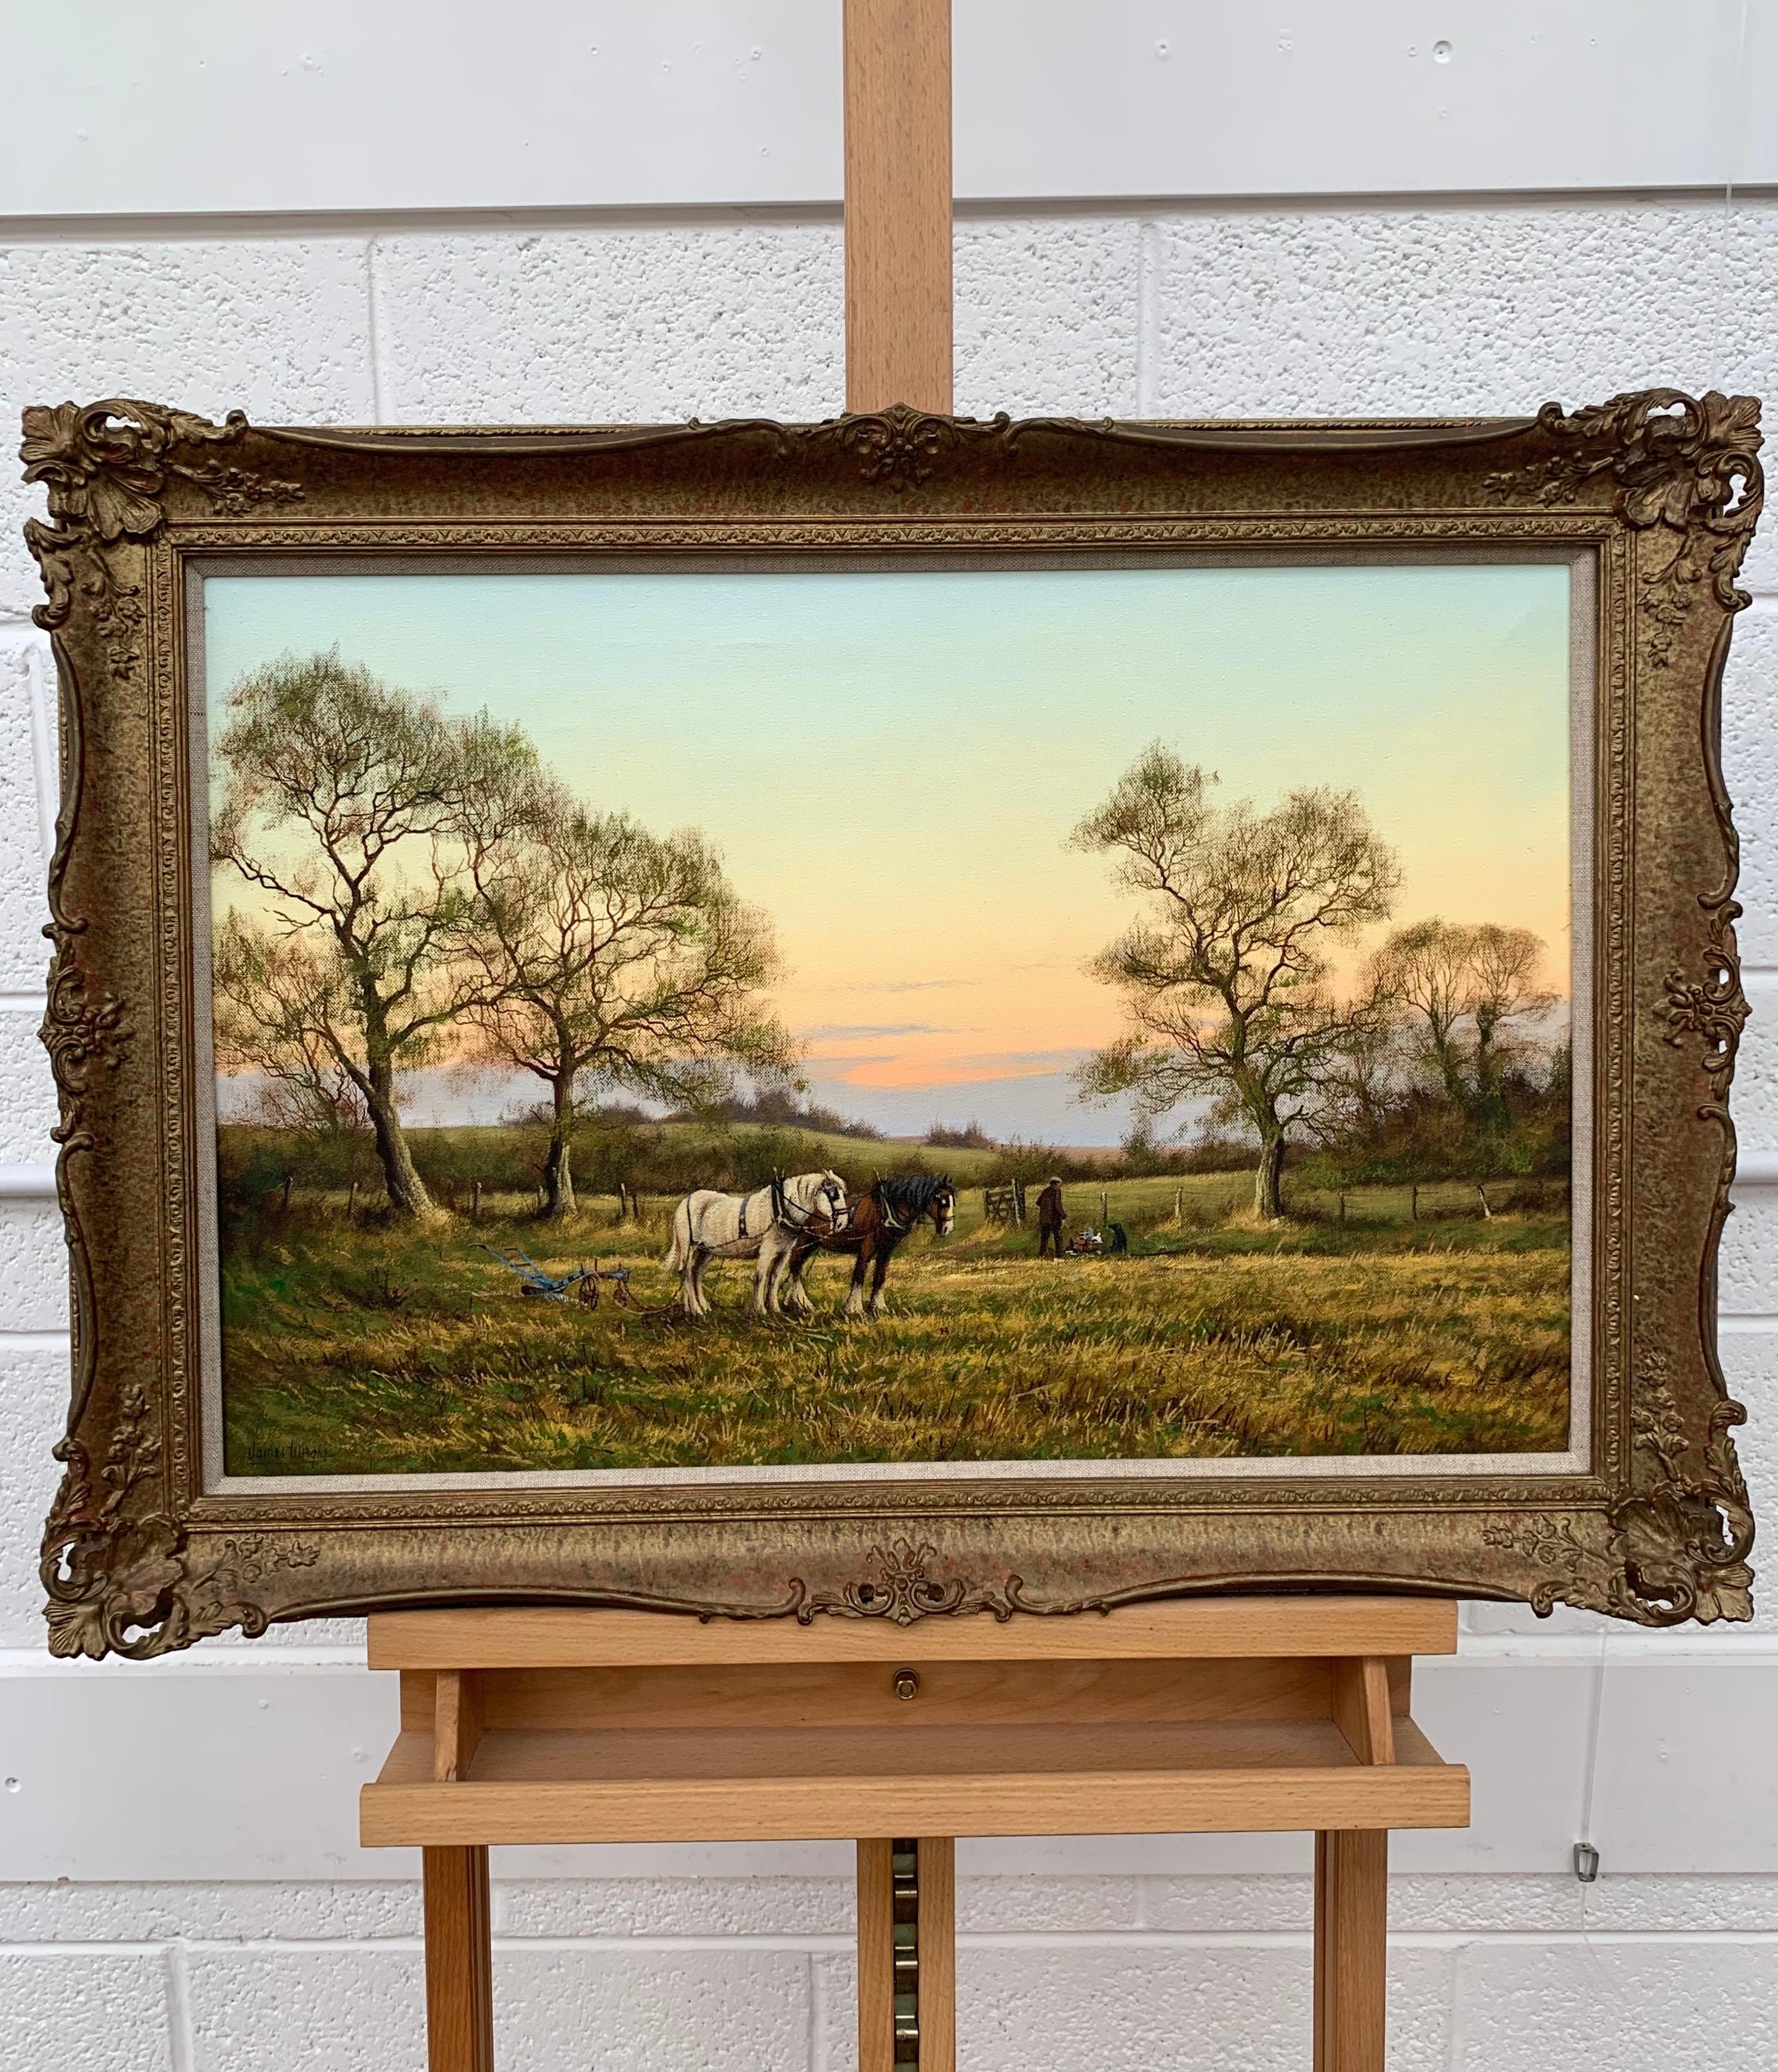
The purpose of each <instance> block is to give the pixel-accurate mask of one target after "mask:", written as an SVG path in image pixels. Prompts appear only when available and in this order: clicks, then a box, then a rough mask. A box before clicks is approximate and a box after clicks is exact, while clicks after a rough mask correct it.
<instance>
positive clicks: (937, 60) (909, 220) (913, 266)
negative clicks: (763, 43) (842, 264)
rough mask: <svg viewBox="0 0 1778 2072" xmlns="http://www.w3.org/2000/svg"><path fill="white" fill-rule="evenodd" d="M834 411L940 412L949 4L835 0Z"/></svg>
mask: <svg viewBox="0 0 1778 2072" xmlns="http://www.w3.org/2000/svg"><path fill="white" fill-rule="evenodd" d="M845 9H846V12H845V47H846V48H845V75H846V87H845V96H846V408H847V409H848V410H882V409H887V408H888V407H889V405H890V404H891V403H906V404H909V405H911V406H912V407H913V408H914V409H917V410H930V411H935V412H939V413H948V412H949V410H950V409H951V0H845Z"/></svg>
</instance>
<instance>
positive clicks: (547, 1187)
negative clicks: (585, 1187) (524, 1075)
mask: <svg viewBox="0 0 1778 2072" xmlns="http://www.w3.org/2000/svg"><path fill="white" fill-rule="evenodd" d="M550 1091H551V1093H552V1096H553V1112H552V1115H551V1116H550V1122H549V1150H548V1155H547V1156H546V1157H545V1158H544V1215H546V1216H571V1215H573V1213H574V1161H573V1152H572V1149H571V1147H570V1142H569V1140H570V1139H571V1138H572V1137H573V1133H574V1082H573V1079H572V1078H570V1077H569V1076H568V1075H563V1076H562V1077H561V1079H555V1080H552V1082H551V1083H550Z"/></svg>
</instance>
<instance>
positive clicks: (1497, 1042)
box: [1369, 915, 1555, 1112]
mask: <svg viewBox="0 0 1778 2072" xmlns="http://www.w3.org/2000/svg"><path fill="white" fill-rule="evenodd" d="M1543 953H1544V944H1543V941H1542V938H1541V937H1540V936H1538V935H1534V934H1533V933H1532V931H1530V929H1529V928H1503V927H1500V926H1499V925H1498V924H1497V923H1494V922H1492V921H1489V922H1482V923H1477V924H1475V925H1465V924H1463V923H1454V922H1450V921H1445V920H1441V919H1439V918H1438V917H1437V916H1436V915H1435V916H1434V917H1433V918H1432V919H1430V920H1426V921H1417V922H1415V923H1414V925H1413V926H1412V927H1409V928H1401V929H1398V930H1397V931H1396V932H1395V933H1394V935H1391V936H1390V938H1389V939H1388V941H1387V942H1386V943H1384V944H1383V945H1382V948H1381V949H1379V950H1378V952H1377V953H1376V955H1375V956H1374V957H1373V958H1372V959H1371V960H1370V964H1369V977H1370V980H1371V983H1372V984H1373V985H1374V987H1375V988H1376V989H1377V990H1378V993H1380V994H1382V995H1384V996H1386V997H1388V998H1389V999H1390V1000H1392V1001H1394V1002H1395V1003H1396V1005H1397V1008H1398V1012H1400V1013H1403V1014H1405V1016H1406V1018H1407V1020H1408V1023H1409V1026H1410V1029H1411V1030H1412V1032H1413V1035H1414V1038H1415V1041H1416V1046H1417V1047H1418V1049H1419V1053H1420V1056H1421V1059H1422V1062H1423V1063H1424V1064H1425V1066H1426V1067H1427V1069H1428V1071H1430V1072H1431V1075H1433V1077H1434V1078H1435V1079H1436V1081H1437V1083H1438V1084H1439V1086H1440V1087H1442V1089H1443V1091H1444V1093H1445V1094H1446V1096H1447V1097H1448V1098H1449V1099H1450V1100H1452V1101H1454V1102H1456V1103H1457V1104H1459V1105H1460V1106H1462V1107H1464V1108H1472V1109H1475V1110H1477V1111H1481V1112H1487V1111H1488V1110H1489V1109H1490V1108H1493V1107H1494V1106H1495V1105H1497V1101H1498V1090H1499V1081H1500V1074H1501V1068H1502V1066H1503V1064H1504V1063H1505V1059H1507V1057H1509V1055H1510V1054H1511V1052H1512V1050H1513V1038H1514V1037H1515V1036H1516V1034H1517V1029H1516V1027H1515V1026H1514V1025H1517V1024H1519V1023H1522V1022H1527V1021H1530V1020H1533V1019H1534V1018H1535V1017H1537V1016H1538V1015H1540V1014H1542V1013H1545V1012H1546V1011H1547V1009H1549V1008H1550V1006H1551V1005H1553V1004H1554V1000H1555V995H1554V993H1551V992H1550V991H1549V990H1548V989H1546V988H1545V987H1543V986H1542V985H1540V984H1539V983H1538V971H1539V968H1540V967H1541V965H1542V961H1543Z"/></svg>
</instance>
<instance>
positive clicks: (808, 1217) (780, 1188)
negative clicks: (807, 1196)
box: [740, 1173, 819, 1238]
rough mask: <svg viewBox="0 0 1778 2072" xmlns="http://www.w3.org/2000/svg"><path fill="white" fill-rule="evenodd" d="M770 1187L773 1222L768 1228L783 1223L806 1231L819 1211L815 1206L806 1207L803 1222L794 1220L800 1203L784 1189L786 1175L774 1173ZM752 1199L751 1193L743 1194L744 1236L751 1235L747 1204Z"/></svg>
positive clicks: (797, 1229)
mask: <svg viewBox="0 0 1778 2072" xmlns="http://www.w3.org/2000/svg"><path fill="white" fill-rule="evenodd" d="M770 1187H771V1196H772V1215H771V1222H770V1223H768V1224H767V1225H766V1228H767V1229H768V1230H769V1229H770V1228H772V1227H773V1226H774V1225H775V1224H778V1223H782V1225H783V1226H784V1227H785V1228H786V1230H790V1231H798V1232H801V1231H806V1230H807V1228H808V1227H809V1225H810V1224H811V1223H812V1222H813V1221H814V1220H815V1216H816V1215H817V1214H818V1213H819V1211H816V1210H815V1209H813V1208H809V1209H804V1210H803V1220H802V1222H801V1223H796V1222H793V1221H792V1216H793V1214H794V1212H795V1210H796V1209H797V1207H798V1206H799V1205H798V1204H797V1203H796V1202H793V1201H791V1200H790V1198H789V1196H788V1195H787V1194H786V1193H785V1191H784V1175H783V1174H782V1173H774V1174H773V1175H772V1177H771V1181H770ZM752 1199H753V1196H752V1195H751V1194H743V1195H742V1196H741V1233H740V1234H741V1237H743V1238H745V1237H746V1236H748V1235H749V1231H748V1228H747V1204H748V1203H749V1202H750V1201H751V1200H752ZM761 1235H764V1233H763V1232H762V1233H761Z"/></svg>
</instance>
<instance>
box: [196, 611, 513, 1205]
mask: <svg viewBox="0 0 1778 2072" xmlns="http://www.w3.org/2000/svg"><path fill="white" fill-rule="evenodd" d="M216 758H217V765H218V768H219V771H220V775H221V780H222V781H221V787H220V796H219V797H218V799H217V801H216V810H215V812H214V813H213V815H212V817H211V860H212V862H213V863H214V865H216V867H217V868H218V870H221V871H223V872H225V873H229V874H232V876H233V877H234V878H236V879H237V880H238V881H240V883H241V884H242V885H243V886H245V887H247V888H248V896H247V898H245V899H244V900H242V901H240V902H239V903H237V904H236V906H234V908H233V910H232V911H231V912H229V913H228V915H226V916H225V917H224V920H223V922H222V923H221V925H220V927H219V928H218V930H217V931H216V950H215V962H216V972H215V979H216V1002H217V1016H216V1038H217V1054H218V1057H219V1059H220V1062H222V1063H224V1064H225V1065H231V1066H233V1067H237V1068H245V1069H250V1070H257V1071H261V1072H263V1073H265V1075H267V1076H268V1078H269V1079H271V1080H272V1081H273V1082H274V1083H277V1084H280V1085H281V1086H283V1087H285V1088H287V1089H289V1090H290V1091H291V1093H292V1094H293V1096H294V1097H296V1098H297V1099H298V1100H302V1101H307V1102H310V1103H311V1104H314V1103H320V1104H323V1105H332V1106H334V1107H335V1108H337V1107H338V1106H339V1104H340V1103H342V1102H347V1103H348V1104H349V1103H351V1102H354V1101H355V1102H356V1103H358V1104H360V1105H361V1106H362V1108H363V1114H364V1116H365V1117H366V1118H367V1119H368V1122H369V1124H370V1126H371V1128H372V1132H373V1133H374V1136H375V1138H376V1152H377V1157H378V1160H379V1162H380V1165H381V1167H382V1170H383V1179H384V1187H385V1189H386V1190H387V1193H388V1200H389V1207H390V1208H391V1210H392V1212H393V1213H394V1214H395V1215H398V1216H400V1217H403V1218H404V1219H411V1220H414V1221H427V1220H430V1219H433V1218H435V1217H436V1216H437V1215H439V1214H440V1213H441V1211H439V1210H438V1209H437V1207H435V1206H434V1204H433V1200H432V1198H431V1196H430V1194H429V1193H428V1192H427V1190H426V1187H425V1183H424V1182H422V1180H421V1177H420V1175H419V1174H418V1172H417V1170H415V1167H414V1163H413V1157H412V1156H411V1155H410V1153H409V1148H408V1144H407V1139H406V1137H405V1134H404V1131H403V1128H402V1125H401V1116H400V1108H399V1105H398V1103H397V1099H396V1082H397V1079H398V1078H399V1076H400V1075H401V1074H402V1073H404V1072H408V1071H413V1070H414V1069H415V1068H416V1067H419V1066H421V1065H423V1064H425V1063H427V1062H428V1061H429V1059H433V1058H435V1057H437V1056H438V1055H440V1054H442V1053H443V1052H444V1051H445V1050H447V1049H448V1048H449V1047H450V1043H451V1041H452V1038H451V1033H450V1032H451V1025H452V1023H453V1022H454V1021H455V1020H456V1019H457V1017H458V1016H460V1015H461V1014H462V1013H463V1012H464V1010H465V1009H466V1007H467V1006H468V1005H470V1003H471V1002H472V1001H474V999H475V998H476V997H477V988H478V986H479V985H480V984H481V982H482V980H481V975H480V974H479V973H478V972H474V971H473V970H470V971H467V972H466V971H465V969H464V968H462V966H461V964H459V962H458V960H457V959H456V957H455V954H454V952H455V946H456V943H457V940H458V935H459V933H460V931H461V927H462V920H463V916H464V910H465V904H466V894H465V890H464V888H463V884H462V857H463V854H464V849H465V841H466V833H467V832H468V830H467V826H466V819H467V815H468V813H469V811H470V805H471V802H472V801H473V802H474V803H475V804H477V805H478V808H481V809H482V810H483V811H485V810H486V809H487V806H488V804H489V803H490V802H495V803H496V804H506V803H507V802H510V801H511V800H513V799H515V798H516V797H517V796H519V792H520V791H521V790H522V786H521V784H520V783H519V782H518V781H517V780H518V779H519V778H520V777H521V776H523V775H524V774H525V773H528V772H529V771H532V770H534V768H535V764H536V756H535V753H534V751H533V750H532V747H531V746H530V744H529V742H528V741H527V740H526V739H525V738H524V734H522V733H520V732H519V730H517V729H515V728H505V727H498V726H495V725H493V724H492V723H491V722H490V721H489V720H488V719H487V717H485V715H484V716H478V717H475V718H474V719H468V720H460V721H451V720H447V719H446V718H445V717H443V716H442V715H441V713H439V712H438V710H437V708H436V707H435V706H433V705H430V704H429V703H427V702H426V701H424V700H422V699H420V698H417V697H413V695H411V694H410V693H407V692H404V691H402V690H399V689H394V688H393V687H392V686H390V685H385V684H383V683H381V682H380V681H379V680H377V679H376V677H375V676H372V674H371V672H369V671H368V669H365V668H361V667H359V666H358V665H356V664H351V663H347V662H343V661H342V660H341V659H340V656H339V650H338V649H337V648H335V649H334V650H333V651H332V652H330V653H326V654H314V655H311V656H307V657H306V658H305V659H299V658H298V657H297V656H293V655H288V654H286V655H285V656H281V657H280V658H279V660H277V661H275V662H272V663H269V664H266V666H265V667H264V668H260V669H256V670H254V671H253V672H251V673H250V674H249V675H248V676H244V677H242V679H241V680H240V682H239V683H238V684H236V686H235V688H234V689H233V691H232V693H230V696H229V700H228V718H227V721H226V722H225V724H224V727H223V730H222V732H221V734H220V738H219V739H218V740H217V742H216ZM499 832H500V831H499V830H498V829H495V828H489V827H487V825H485V824H481V825H478V828H476V830H475V835H476V839H477V840H478V841H479V842H481V843H482V844H484V845H485V844H486V843H487V842H489V841H494V840H497V839H498V838H499Z"/></svg>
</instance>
